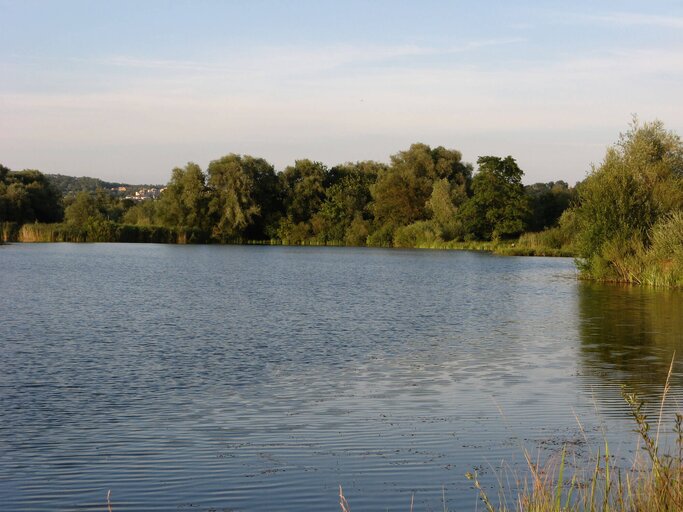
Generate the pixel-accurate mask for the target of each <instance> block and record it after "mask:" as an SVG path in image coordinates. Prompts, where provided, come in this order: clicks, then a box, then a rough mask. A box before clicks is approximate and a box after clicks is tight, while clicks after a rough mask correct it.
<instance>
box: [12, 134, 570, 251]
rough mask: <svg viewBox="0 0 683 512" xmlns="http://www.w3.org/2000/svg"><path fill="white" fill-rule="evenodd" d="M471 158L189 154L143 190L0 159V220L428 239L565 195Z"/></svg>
mask: <svg viewBox="0 0 683 512" xmlns="http://www.w3.org/2000/svg"><path fill="white" fill-rule="evenodd" d="M478 164H479V167H478V171H477V172H476V173H475V172H473V166H472V165H471V164H467V163H464V162H463V161H462V155H461V153H460V152H459V151H456V150H453V149H446V148H444V147H441V146H439V147H436V148H431V147H430V146H428V145H426V144H413V145H412V146H410V147H409V148H408V149H407V150H405V151H400V152H398V153H397V154H395V155H393V156H392V157H391V161H390V163H389V164H384V163H379V162H373V161H366V162H356V163H346V164H341V165H337V166H334V167H332V168H328V167H327V166H326V165H324V164H322V163H321V162H314V161H311V160H307V159H303V160H297V161H296V162H295V163H294V165H291V166H289V167H287V168H285V169H284V171H282V172H281V173H276V172H275V169H274V168H273V166H272V165H271V164H269V163H268V162H267V161H266V160H264V159H262V158H256V157H252V156H248V155H236V154H229V155H226V156H224V157H221V158H219V159H217V160H214V161H212V162H211V163H210V164H209V166H208V168H207V169H206V172H205V171H203V170H202V169H201V168H200V167H199V166H198V165H197V164H194V163H188V164H187V165H186V166H184V167H182V168H180V167H178V168H175V169H173V171H172V173H171V179H170V181H169V182H168V184H167V185H166V187H165V188H164V189H163V192H162V193H161V195H160V196H159V197H158V198H157V199H146V200H140V198H139V197H132V198H130V197H129V198H128V199H124V198H123V197H122V194H121V193H120V190H118V189H119V188H122V189H126V190H129V189H132V188H134V187H136V186H131V185H125V184H118V183H107V182H104V181H101V180H97V179H94V178H70V177H67V176H61V175H49V176H48V178H49V179H46V178H45V176H44V175H42V174H41V173H39V172H37V171H22V172H18V173H13V172H11V171H9V170H8V169H6V168H4V167H3V168H2V169H3V171H2V175H1V176H2V188H0V206H1V207H2V209H1V210H0V212H2V217H0V221H1V222H5V223H7V222H13V223H16V226H17V228H16V229H14V232H15V233H16V232H18V226H20V225H22V224H26V223H30V222H52V223H55V222H61V223H62V224H61V225H60V227H59V228H58V229H57V228H55V229H54V230H52V231H50V230H47V231H45V230H41V229H38V228H33V231H31V233H33V234H31V235H29V231H27V230H28V228H26V229H24V231H23V233H24V236H27V237H29V238H31V239H34V238H36V237H37V238H40V237H47V238H48V239H59V240H62V239H73V240H78V241H80V240H88V241H106V240H121V239H122V235H121V233H123V232H124V231H125V230H124V231H122V230H121V229H120V226H128V228H127V229H128V231H130V230H131V229H132V227H137V229H138V230H142V231H140V232H142V233H147V230H149V229H151V228H153V227H158V228H164V229H166V230H168V232H169V233H177V234H178V236H179V237H180V239H181V240H183V241H189V242H207V241H213V242H221V243H226V242H228V243H241V242H250V241H268V242H270V241H276V242H278V243H279V242H281V243H287V244H321V245H370V246H381V247H436V246H442V245H443V244H448V243H451V242H457V241H466V240H467V241H470V240H471V241H474V240H491V239H496V240H498V239H506V238H507V239H509V238H514V237H516V236H518V235H519V234H520V233H522V232H524V231H525V230H527V229H528V228H529V227H532V228H533V229H537V230H541V229H544V228H547V227H551V226H553V225H555V224H556V223H557V221H558V219H559V217H560V215H561V213H562V212H563V211H564V210H565V209H566V208H567V206H568V204H569V201H570V197H571V193H572V190H571V189H570V188H569V187H568V186H567V185H566V184H564V183H563V182H558V183H557V184H556V183H549V184H544V183H537V184H535V185H532V186H530V187H526V188H525V187H524V186H523V185H522V176H523V172H522V170H521V169H520V168H519V167H518V166H517V163H516V162H515V160H514V159H513V158H512V157H510V156H508V157H506V158H499V157H494V156H485V157H481V158H480V159H479V160H478ZM56 188H60V189H61V192H62V193H61V194H60V193H59V192H57V190H56ZM133 199H135V201H134V200H133ZM48 212H49V214H48ZM5 231H7V229H5ZM128 231H126V232H128ZM47 233H49V235H48V234H47ZM5 237H6V238H7V236H5ZM154 237H157V238H158V236H157V235H155V236H153V237H152V238H154ZM123 238H131V237H130V236H124V237H123ZM132 238H134V239H146V238H148V237H147V235H140V236H137V235H135V236H133V237H132ZM169 238H170V239H172V238H173V237H172V236H171V235H169Z"/></svg>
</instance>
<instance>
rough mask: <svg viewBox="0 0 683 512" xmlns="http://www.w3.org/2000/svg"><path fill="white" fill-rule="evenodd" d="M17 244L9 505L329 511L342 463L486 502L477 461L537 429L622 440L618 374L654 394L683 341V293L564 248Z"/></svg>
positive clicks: (365, 495)
mask: <svg viewBox="0 0 683 512" xmlns="http://www.w3.org/2000/svg"><path fill="white" fill-rule="evenodd" d="M0 266H1V268H2V271H1V272H0V411H1V413H0V414H1V416H0V509H1V510H45V511H47V510H50V511H54V510H100V511H102V510H106V498H105V496H106V493H107V491H108V490H110V489H111V493H112V508H113V510H114V511H115V512H119V511H147V510H164V511H168V510H180V511H184V510H229V511H236V510H285V511H297V512H299V511H308V510H310V511H320V510H336V509H337V492H338V486H339V485H340V484H341V485H343V486H344V492H345V494H346V496H347V498H348V499H349V501H350V504H351V507H352V509H353V510H358V511H360V510H387V509H388V510H408V508H409V503H410V496H411V495H412V494H414V495H415V509H416V510H441V509H442V507H443V505H442V503H441V500H442V496H443V495H445V498H446V501H447V506H449V507H451V508H456V509H457V510H462V509H465V510H467V509H474V506H475V503H476V499H477V494H476V492H475V491H474V490H472V488H471V486H470V482H468V481H467V480H466V479H465V477H464V474H465V472H467V471H471V470H474V469H477V470H478V471H479V473H480V475H481V476H482V479H483V481H484V483H485V484H486V485H494V482H495V477H496V474H497V473H498V472H499V468H500V466H501V461H502V460H506V465H509V466H510V467H512V468H513V469H514V470H516V469H515V468H517V467H519V468H523V464H521V459H522V457H521V449H522V446H524V447H526V448H528V449H531V450H537V449H538V450H540V452H539V453H540V454H541V457H543V456H545V454H552V453H553V452H554V451H556V450H558V449H560V447H561V446H562V445H563V444H564V443H570V444H571V445H572V446H576V447H577V451H578V452H580V451H581V449H582V446H583V445H584V444H585V438H588V441H589V443H590V442H591V441H592V440H593V439H601V438H602V435H603V434H602V430H603V429H604V430H605V431H606V432H607V436H608V437H609V438H610V440H611V442H612V446H613V450H614V451H616V452H617V453H619V452H621V453H622V455H623V456H625V457H626V456H628V455H629V454H630V453H631V452H632V450H633V446H634V444H633V442H632V441H633V439H632V433H631V432H630V431H631V429H632V425H631V424H630V422H629V420H628V411H627V408H626V407H625V406H624V404H623V401H622V400H621V398H620V389H621V386H622V385H626V386H627V387H628V388H629V389H632V390H636V391H637V392H639V393H640V394H641V396H643V397H645V398H647V399H648V400H650V401H651V402H654V401H656V400H658V397H659V395H660V393H661V390H662V387H663V385H664V382H665V379H666V374H667V371H668V368H669V364H670V362H671V357H672V354H673V353H674V351H676V352H677V353H679V354H680V353H682V352H683V295H682V294H681V293H680V292H672V291H668V292H667V291H656V290H649V289H642V288H625V287H616V286H601V285H595V284H588V283H582V282H578V281H576V279H575V273H574V268H573V263H572V261H571V260H570V259H546V258H504V257H497V256H492V255H488V254H480V253H468V252H441V251H399V250H371V249H348V248H320V249H318V248H287V247H234V246H165V245H118V244H89V245H86V244H81V245H71V244H47V245H39V244H36V245H22V244H15V245H9V246H3V247H0ZM681 370H682V368H681V366H679V364H678V363H676V364H675V365H674V374H673V376H672V380H673V389H672V393H671V395H670V396H671V399H670V402H669V403H670V404H671V408H675V404H676V402H681V401H682V399H683V393H682V392H681V388H682V384H683V376H682V374H681ZM653 406H654V404H653ZM667 409H669V408H667ZM669 412H670V411H669ZM576 417H579V418H581V422H582V424H583V428H584V430H585V438H584V434H583V433H582V432H581V430H580V429H579V427H578V425H577V421H576ZM585 449H586V450H587V449H588V447H587V446H586V447H585ZM519 470H520V471H521V470H522V469H519Z"/></svg>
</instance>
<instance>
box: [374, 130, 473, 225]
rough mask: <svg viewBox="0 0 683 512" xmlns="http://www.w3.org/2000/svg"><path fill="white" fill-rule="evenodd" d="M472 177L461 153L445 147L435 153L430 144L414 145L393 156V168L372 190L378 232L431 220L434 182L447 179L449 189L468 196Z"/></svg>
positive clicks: (384, 174) (384, 173)
mask: <svg viewBox="0 0 683 512" xmlns="http://www.w3.org/2000/svg"><path fill="white" fill-rule="evenodd" d="M471 176H472V169H471V167H470V166H469V165H467V164H464V163H462V155H461V153H460V152H459V151H455V150H450V149H446V148H444V147H441V146H439V147H437V148H434V149H432V148H430V147H429V146H428V145H426V144H413V145H412V146H410V148H409V149H408V150H407V151H401V152H399V153H397V154H396V155H393V156H392V157H391V166H390V167H389V168H388V169H387V170H386V171H384V172H382V173H380V175H379V177H378V179H377V182H376V183H375V185H374V186H373V187H372V188H371V192H372V198H373V204H372V212H373V214H374V216H375V220H376V224H377V227H378V229H380V228H382V229H383V231H387V230H391V229H395V228H396V227H399V226H406V225H408V224H411V223H413V222H416V221H420V220H427V219H428V218H429V215H430V210H429V209H428V207H427V201H428V200H429V198H430V197H431V195H432V192H433V189H434V182H435V181H438V180H442V179H445V180H446V181H447V182H448V184H449V186H451V187H453V188H458V189H460V190H462V191H463V192H464V193H465V194H466V193H467V191H468V189H469V184H470V180H471ZM387 227H389V228H387Z"/></svg>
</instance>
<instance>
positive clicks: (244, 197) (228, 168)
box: [208, 154, 280, 242]
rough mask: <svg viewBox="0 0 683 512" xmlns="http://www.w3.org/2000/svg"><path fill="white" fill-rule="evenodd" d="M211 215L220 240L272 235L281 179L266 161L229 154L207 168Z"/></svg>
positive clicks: (214, 231)
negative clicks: (270, 233) (270, 232)
mask: <svg viewBox="0 0 683 512" xmlns="http://www.w3.org/2000/svg"><path fill="white" fill-rule="evenodd" d="M208 175H209V179H208V185H209V189H210V193H211V200H210V203H209V212H210V214H211V215H212V217H213V221H214V224H213V235H214V237H215V238H216V239H217V240H219V241H223V242H226V241H232V240H238V239H241V238H245V237H246V238H257V237H264V236H267V235H269V233H268V231H269V229H271V230H272V228H271V225H272V223H274V222H275V220H274V217H275V216H277V214H278V211H279V205H280V202H279V201H280V195H279V186H278V179H277V176H276V174H275V170H274V169H273V166H272V165H270V164H269V163H268V162H266V161H265V160H264V159H263V158H255V157H252V156H248V155H244V156H242V155H236V154H230V155H227V156H224V157H223V158H220V159H218V160H214V161H213V162H211V163H210V164H209V168H208Z"/></svg>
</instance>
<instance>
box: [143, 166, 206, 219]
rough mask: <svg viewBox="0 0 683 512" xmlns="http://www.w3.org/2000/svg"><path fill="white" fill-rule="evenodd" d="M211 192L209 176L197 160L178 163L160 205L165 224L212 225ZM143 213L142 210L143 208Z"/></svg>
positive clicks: (160, 214) (159, 208)
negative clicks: (185, 163)
mask: <svg viewBox="0 0 683 512" xmlns="http://www.w3.org/2000/svg"><path fill="white" fill-rule="evenodd" d="M208 207H209V193H208V189H207V187H206V176H205V175H204V173H203V172H202V170H201V168H200V167H199V166H198V165H197V164H195V163H192V162H190V163H188V164H187V165H186V166H185V167H184V168H180V167H176V168H175V169H173V171H172V175H171V180H170V181H169V182H168V185H166V190H164V191H163V192H162V194H161V197H160V198H159V202H158V205H157V208H158V215H159V217H160V220H161V222H162V224H163V225H164V226H167V227H171V228H180V227H182V228H190V229H208V228H209V225H208V220H209V219H208ZM141 213H142V212H141Z"/></svg>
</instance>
